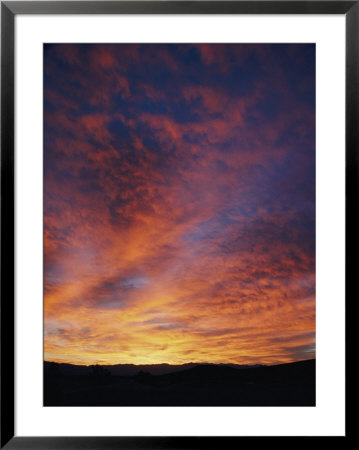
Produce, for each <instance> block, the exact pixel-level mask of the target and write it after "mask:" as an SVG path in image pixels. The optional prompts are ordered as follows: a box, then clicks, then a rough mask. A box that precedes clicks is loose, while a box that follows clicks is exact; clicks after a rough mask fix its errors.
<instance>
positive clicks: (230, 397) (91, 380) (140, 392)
mask: <svg viewBox="0 0 359 450" xmlns="http://www.w3.org/2000/svg"><path fill="white" fill-rule="evenodd" d="M44 406H315V360H307V361H300V362H295V363H290V364H280V365H276V366H256V367H246V366H235V365H231V366H227V365H214V364H199V365H196V364H187V365H185V366H170V365H155V366H131V365H119V366H90V367H84V366H73V365H69V364H56V363H48V362H45V365H44Z"/></svg>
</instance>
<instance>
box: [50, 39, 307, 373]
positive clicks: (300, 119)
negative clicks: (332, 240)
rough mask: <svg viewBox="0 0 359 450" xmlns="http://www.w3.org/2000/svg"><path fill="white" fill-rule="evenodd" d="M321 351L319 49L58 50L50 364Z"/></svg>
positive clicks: (294, 355) (285, 358)
mask: <svg viewBox="0 0 359 450" xmlns="http://www.w3.org/2000/svg"><path fill="white" fill-rule="evenodd" d="M313 357H315V45H313V44H274V45H270V44H256V45H254V44H228V45H227V44H195V45H190V44H183V45H177V44H170V45H166V44H142V45H141V44H99V45H97V44H96V45H95V44H83V45H82V44H46V45H44V358H45V360H47V361H56V362H67V363H74V364H86V365H87V364H95V363H97V364H123V363H130V364H157V363H169V364H182V363H188V362H199V363H200V362H210V363H235V364H257V363H260V364H276V363H282V362H291V361H298V360H303V359H310V358H313Z"/></svg>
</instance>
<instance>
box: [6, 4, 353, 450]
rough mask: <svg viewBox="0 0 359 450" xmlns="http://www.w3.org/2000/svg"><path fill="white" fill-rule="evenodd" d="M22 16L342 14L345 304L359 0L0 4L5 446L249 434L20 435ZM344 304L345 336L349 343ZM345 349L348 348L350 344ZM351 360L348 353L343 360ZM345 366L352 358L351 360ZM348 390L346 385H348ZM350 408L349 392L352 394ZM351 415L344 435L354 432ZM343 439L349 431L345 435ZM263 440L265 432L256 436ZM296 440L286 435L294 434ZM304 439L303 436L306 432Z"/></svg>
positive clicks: (160, 443) (193, 444)
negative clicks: (18, 49) (17, 91)
mask: <svg viewBox="0 0 359 450" xmlns="http://www.w3.org/2000/svg"><path fill="white" fill-rule="evenodd" d="M18 14H302V15H303V14H340V15H345V19H346V201H345V202H346V236H345V240H346V256H345V261H346V306H348V302H349V301H350V300H355V297H353V298H351V297H350V295H351V293H353V295H354V292H355V290H354V279H355V277H356V266H355V263H354V262H353V261H354V252H355V249H356V248H357V243H358V238H357V230H358V229H359V228H358V225H359V223H358V222H359V221H358V219H357V218H356V214H354V213H355V211H356V209H357V207H358V192H359V189H358V188H359V183H358V155H359V1H336V0H334V1H192V2H187V1H77V2H76V1H74V2H73V1H26V2H25V1H3V2H1V80H2V81H1V218H2V221H1V442H0V446H1V448H3V447H5V448H7V449H25V448H26V449H60V448H61V449H64V448H66V449H80V448H81V449H115V448H116V449H130V448H144V449H159V448H165V449H170V448H173V449H175V448H207V447H208V446H214V447H218V448H219V447H222V448H227V447H230V446H233V445H238V444H239V442H238V440H239V439H241V443H242V441H243V439H245V438H244V437H131V436H128V437H25V436H15V435H14V422H15V407H14V375H15V372H14V331H15V330H14V281H15V273H14V262H15V261H14V225H15V220H14V151H15V149H14V113H15V111H14V57H15V55H14V51H15V47H14V31H15V30H14V19H15V16H16V15H18ZM347 317H348V315H347V307H346V342H347V343H348V342H349V340H350V339H349V332H348V326H347ZM346 354H347V350H346ZM345 360H346V361H347V358H345ZM346 369H347V362H346ZM346 392H348V387H347V386H346ZM346 412H348V396H347V394H346ZM349 432H350V430H349V422H348V420H347V414H346V434H345V436H344V438H347V437H349V434H350V433H349ZM342 438H343V437H342ZM258 439H259V440H260V441H261V440H262V439H263V437H261V438H259V437H258V438H257V440H258ZM288 439H290V438H282V440H285V441H286V440H288ZM302 439H303V438H302Z"/></svg>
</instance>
